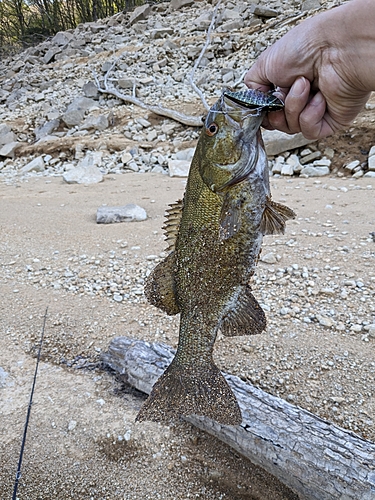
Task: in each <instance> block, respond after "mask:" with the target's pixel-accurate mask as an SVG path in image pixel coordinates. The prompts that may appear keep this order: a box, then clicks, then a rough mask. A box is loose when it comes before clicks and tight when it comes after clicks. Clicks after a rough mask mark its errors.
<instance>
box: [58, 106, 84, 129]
mask: <svg viewBox="0 0 375 500" xmlns="http://www.w3.org/2000/svg"><path fill="white" fill-rule="evenodd" d="M84 116H85V112H84V110H83V109H72V110H71V111H66V112H65V113H64V114H63V115H62V117H61V119H62V121H63V122H64V123H65V125H66V126H67V127H75V126H76V125H79V124H80V123H81V122H82V120H83V118H84Z"/></svg>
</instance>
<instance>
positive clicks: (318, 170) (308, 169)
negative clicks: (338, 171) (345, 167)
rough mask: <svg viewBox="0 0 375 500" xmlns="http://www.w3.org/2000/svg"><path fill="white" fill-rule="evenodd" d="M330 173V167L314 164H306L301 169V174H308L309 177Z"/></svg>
mask: <svg viewBox="0 0 375 500" xmlns="http://www.w3.org/2000/svg"><path fill="white" fill-rule="evenodd" d="M329 173H330V170H329V168H328V167H314V166H313V165H306V166H305V167H303V169H302V170H301V175H307V176H308V177H322V176H323V175H328V174H329Z"/></svg>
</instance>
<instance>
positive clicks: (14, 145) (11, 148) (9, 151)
mask: <svg viewBox="0 0 375 500" xmlns="http://www.w3.org/2000/svg"><path fill="white" fill-rule="evenodd" d="M20 146H21V144H20V143H19V142H10V143H8V144H5V145H4V146H3V147H2V148H1V149H0V156H6V157H7V158H14V153H15V152H16V149H18V148H19V147H20Z"/></svg>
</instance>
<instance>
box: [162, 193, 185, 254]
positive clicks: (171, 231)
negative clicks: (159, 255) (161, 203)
mask: <svg viewBox="0 0 375 500" xmlns="http://www.w3.org/2000/svg"><path fill="white" fill-rule="evenodd" d="M183 204H184V202H183V200H178V201H176V203H172V204H171V205H169V208H168V209H167V210H166V216H165V219H166V220H165V224H164V226H163V230H164V234H165V239H166V240H167V242H168V248H167V252H170V251H173V250H174V249H175V244H176V238H177V233H178V229H179V227H180V222H181V217H182V207H183Z"/></svg>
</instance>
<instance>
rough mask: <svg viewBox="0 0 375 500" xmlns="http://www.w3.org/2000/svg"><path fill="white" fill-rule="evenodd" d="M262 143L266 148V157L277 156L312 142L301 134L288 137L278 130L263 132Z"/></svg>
mask: <svg viewBox="0 0 375 500" xmlns="http://www.w3.org/2000/svg"><path fill="white" fill-rule="evenodd" d="M263 141H264V145H265V147H266V152H267V154H268V155H274V156H275V155H278V154H280V153H283V152H284V151H289V150H291V149H297V148H300V147H302V146H305V145H306V144H310V143H312V142H315V141H312V140H310V139H306V137H304V136H303V135H302V134H301V133H299V134H294V135H289V134H285V133H284V132H280V131H279V130H264V131H263Z"/></svg>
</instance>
